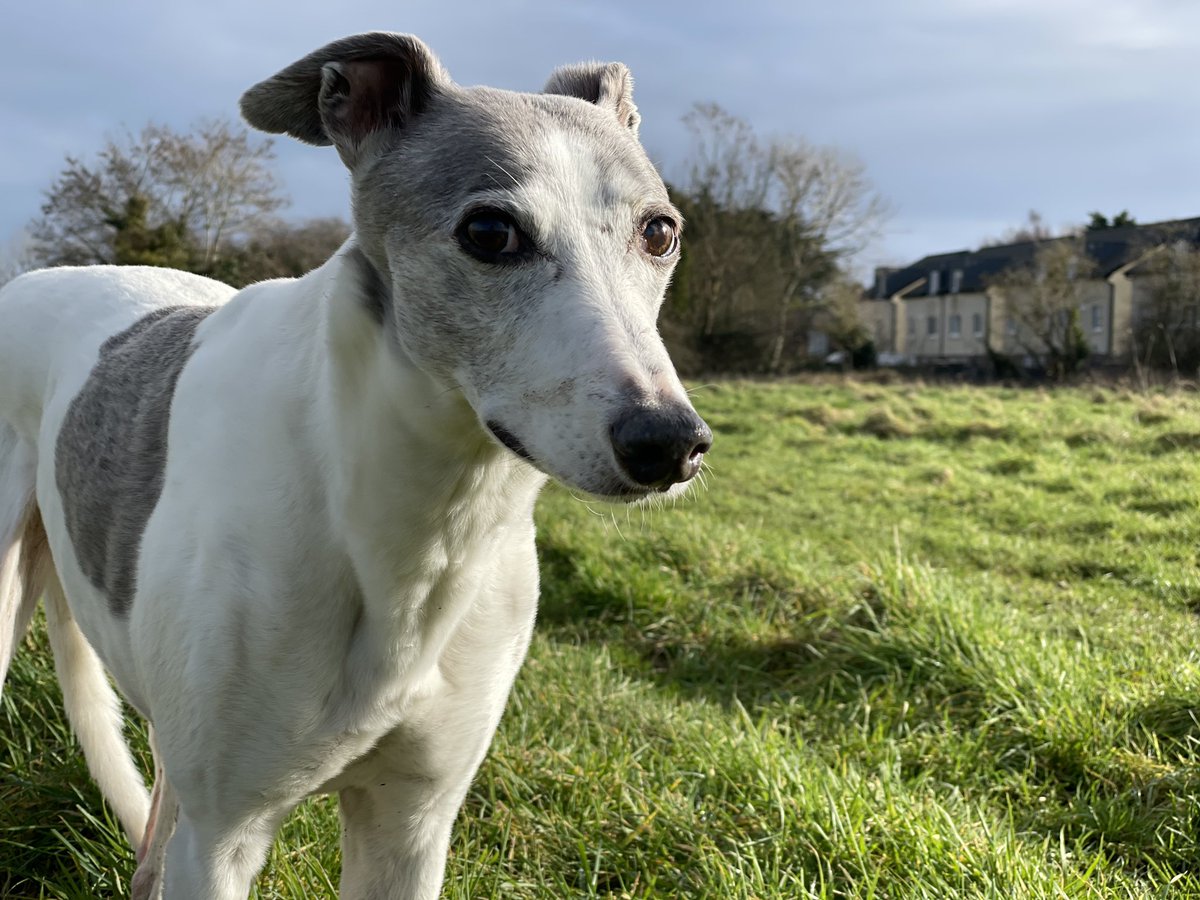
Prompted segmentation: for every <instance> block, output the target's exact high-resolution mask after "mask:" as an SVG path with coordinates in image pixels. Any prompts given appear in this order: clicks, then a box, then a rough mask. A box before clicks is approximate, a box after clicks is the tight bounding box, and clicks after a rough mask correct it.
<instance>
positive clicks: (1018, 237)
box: [980, 209, 1056, 247]
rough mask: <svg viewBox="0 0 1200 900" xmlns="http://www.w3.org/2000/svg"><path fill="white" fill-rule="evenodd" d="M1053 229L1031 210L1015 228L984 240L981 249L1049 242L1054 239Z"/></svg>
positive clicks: (1039, 214)
mask: <svg viewBox="0 0 1200 900" xmlns="http://www.w3.org/2000/svg"><path fill="white" fill-rule="evenodd" d="M1055 236H1056V235H1055V232H1054V229H1053V228H1051V227H1050V226H1049V225H1047V224H1046V220H1045V219H1044V218H1043V217H1042V214H1041V213H1040V212H1038V211H1037V210H1036V209H1031V210H1030V211H1029V212H1028V213H1027V214H1026V216H1025V222H1024V223H1023V224H1021V225H1018V226H1017V227H1016V228H1009V229H1007V230H1006V231H1005V232H1003V233H1002V234H1001V235H1000V236H999V237H994V238H984V239H983V240H982V241H981V242H980V246H981V247H998V246H1001V245H1003V244H1023V243H1026V242H1030V241H1049V240H1053V239H1054V237H1055Z"/></svg>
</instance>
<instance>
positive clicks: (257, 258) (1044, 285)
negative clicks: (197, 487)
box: [0, 104, 1200, 377]
mask: <svg viewBox="0 0 1200 900" xmlns="http://www.w3.org/2000/svg"><path fill="white" fill-rule="evenodd" d="M684 122H685V125H686V126H687V130H688V133H689V141H688V146H689V153H688V155H687V157H686V159H685V161H684V163H683V165H682V167H681V168H680V169H679V170H678V171H677V172H675V173H674V177H672V178H670V179H669V180H670V184H669V189H670V191H671V194H672V198H673V200H674V202H675V203H676V205H677V206H678V207H679V208H680V210H681V211H682V213H683V215H684V217H685V221H686V225H685V240H684V241H683V255H682V258H681V260H680V263H679V266H678V268H677V270H676V273H675V277H674V279H673V281H672V284H671V286H670V288H669V290H668V295H667V299H666V302H665V304H664V307H663V312H662V315H661V319H660V327H661V329H662V332H663V336H664V339H665V340H666V341H667V344H668V346H669V347H670V348H671V351H672V354H673V356H674V357H675V359H676V361H677V364H678V366H679V368H680V369H681V371H684V372H685V373H688V374H699V373H709V372H726V373H728V372H741V373H767V374H782V373H786V372H788V371H791V370H794V369H795V368H797V367H799V366H802V365H806V364H810V363H811V361H812V360H813V359H814V358H815V359H816V360H818V361H819V360H820V359H821V358H823V357H825V356H826V355H827V354H829V353H830V352H831V351H840V355H841V358H842V359H843V360H844V361H845V364H847V365H849V364H854V365H869V364H871V363H872V362H873V360H874V355H875V354H874V350H875V348H874V347H873V345H872V343H871V340H870V335H868V334H867V333H866V331H865V330H864V328H863V327H862V325H861V324H860V321H859V316H858V304H859V301H860V300H861V299H862V297H863V288H862V286H861V285H860V284H859V283H858V282H857V280H856V279H854V278H853V277H851V275H850V267H851V264H852V263H853V261H854V259H855V257H856V255H857V254H858V253H859V252H861V251H862V250H863V249H864V248H865V246H866V245H867V243H868V242H869V241H870V240H871V239H872V238H873V237H874V236H875V235H876V234H878V232H879V230H880V228H881V226H882V224H883V222H884V220H885V218H886V216H887V215H888V206H887V203H886V201H885V200H884V198H883V197H882V196H881V195H880V194H879V193H878V192H877V191H876V190H875V188H874V187H873V185H872V184H871V182H870V179H869V178H868V177H867V174H866V171H865V169H864V166H863V164H862V163H861V162H860V161H859V160H858V159H856V158H855V157H854V156H852V155H850V154H848V153H846V152H845V151H843V150H840V149H838V148H836V147H827V146H819V145H814V144H811V143H809V142H807V141H805V140H803V139H802V138H799V137H795V136H783V137H764V136H762V135H760V134H758V133H756V132H755V130H754V129H753V128H752V127H751V125H750V124H749V123H748V122H746V121H745V120H743V119H740V118H738V117H737V116H734V115H732V114H731V113H729V112H728V111H726V110H724V109H722V108H721V107H720V106H717V105H716V104H697V105H696V106H695V107H694V108H693V109H692V110H691V112H690V113H689V114H688V115H687V116H686V117H685V119H684ZM273 161H274V150H273V146H272V143H271V141H270V140H268V139H260V138H257V137H255V136H253V135H252V134H251V133H250V132H249V131H247V130H246V129H245V128H244V127H242V126H240V125H234V124H231V123H229V122H224V121H206V122H201V123H200V124H198V125H197V126H196V127H194V128H193V129H192V130H190V131H186V132H181V131H175V130H173V129H171V128H168V127H166V126H162V125H148V126H147V127H145V128H143V129H142V130H141V131H140V132H137V133H127V134H125V135H123V136H122V137H121V138H119V139H117V138H114V139H109V140H107V141H106V142H105V144H104V145H103V146H102V147H101V149H100V151H99V152H98V153H97V154H96V155H95V157H94V158H93V159H90V160H83V159H81V158H78V157H74V156H68V157H67V158H66V161H65V166H64V168H63V170H62V171H61V172H60V174H59V175H58V177H57V178H56V179H55V181H54V182H53V183H52V184H51V185H50V187H49V188H48V189H47V191H46V200H45V202H44V204H43V206H42V209H41V215H40V216H39V217H38V218H37V219H36V220H35V221H34V222H33V223H31V225H30V228H29V232H30V236H31V241H32V243H31V245H30V247H29V249H28V251H27V257H28V258H27V259H26V260H24V261H23V267H30V266H55V265H92V264H105V263H112V264H119V265H125V264H136V265H155V266H170V267H173V268H180V269H185V270H188V271H192V272H197V273H199V274H202V275H207V276H210V277H213V278H217V279H219V280H222V281H225V282H227V283H229V284H232V285H234V286H239V287H240V286H243V285H246V284H250V283H252V282H255V281H260V280H263V279H266V278H273V277H281V276H292V277H294V276H299V275H303V274H304V273H305V272H307V271H309V270H311V269H313V268H315V267H316V266H318V265H320V264H321V263H323V262H324V261H325V260H326V259H328V257H329V256H330V255H331V254H332V253H333V252H334V251H335V250H336V249H337V247H338V246H339V245H340V244H341V243H342V242H343V241H345V239H346V238H347V236H348V235H349V233H350V226H349V225H348V224H347V223H346V222H344V221H342V220H341V219H338V218H321V219H312V220H309V221H304V222H289V221H287V220H285V219H283V218H282V217H281V215H280V211H281V210H282V209H283V208H284V207H285V206H286V205H287V200H286V198H285V197H284V195H283V193H282V191H281V189H280V186H279V184H278V182H277V180H276V179H275V177H274V175H273V174H272V163H273ZM1135 224H1136V222H1135V220H1134V219H1133V217H1132V216H1131V215H1130V214H1129V213H1128V212H1127V211H1122V212H1120V213H1118V214H1117V215H1116V216H1113V217H1112V218H1111V219H1110V218H1109V217H1106V216H1104V215H1103V214H1101V213H1098V212H1096V213H1092V214H1091V216H1090V219H1089V221H1088V222H1087V224H1086V225H1085V226H1081V227H1080V228H1074V229H1068V230H1067V231H1066V232H1063V233H1059V234H1055V233H1054V232H1053V231H1052V230H1051V229H1050V228H1048V227H1047V226H1046V223H1045V221H1044V220H1043V219H1042V217H1041V216H1039V215H1038V214H1037V213H1036V212H1031V213H1030V214H1029V219H1028V221H1027V222H1026V223H1025V224H1024V225H1022V226H1019V227H1018V228H1016V229H1013V230H1010V231H1009V232H1007V233H1006V234H1004V235H1002V236H1001V237H1000V238H999V239H993V240H992V241H990V242H988V241H985V242H984V245H985V246H986V245H987V244H988V243H992V244H995V243H1012V242H1016V241H1026V240H1027V241H1033V242H1035V243H1036V244H1037V249H1036V253H1035V257H1034V260H1033V262H1032V263H1031V264H1030V265H1028V266H1026V267H1023V268H1017V269H1013V270H1010V271H1007V272H1004V273H1002V274H1001V275H999V276H997V277H996V278H995V279H994V280H993V283H992V286H994V287H996V288H999V289H1002V290H1004V291H1005V293H1006V296H1009V297H1011V298H1015V299H1014V300H1012V301H1011V302H1010V304H1009V310H1010V315H1011V316H1012V318H1013V319H1014V320H1015V321H1016V322H1017V323H1018V324H1019V325H1020V328H1019V330H1018V333H1019V335H1021V340H1022V341H1023V342H1025V349H1026V350H1027V351H1028V353H1029V354H1031V355H1033V356H1035V357H1036V358H1038V359H1039V360H1040V361H1041V362H1042V364H1043V368H1044V369H1045V370H1046V371H1047V372H1049V373H1050V374H1051V375H1054V376H1064V377H1065V376H1068V375H1070V374H1072V373H1074V372H1075V371H1077V370H1078V369H1079V368H1080V367H1081V366H1083V365H1084V364H1085V361H1086V358H1087V355H1088V347H1087V341H1086V339H1085V337H1084V334H1083V330H1082V327H1081V324H1080V322H1079V308H1080V304H1081V302H1082V297H1081V287H1082V283H1083V280H1084V279H1086V278H1087V277H1089V276H1090V275H1091V274H1093V272H1092V270H1093V263H1092V261H1091V260H1090V259H1089V257H1088V255H1087V253H1086V252H1085V239H1086V234H1087V233H1088V231H1089V230H1097V229H1102V228H1112V227H1116V228H1120V227H1126V226H1131V225H1135ZM1158 249H1159V250H1161V252H1150V253H1149V255H1148V257H1147V262H1146V272H1147V273H1148V275H1149V283H1150V285H1151V290H1150V292H1149V302H1148V303H1147V304H1146V305H1145V309H1144V310H1143V314H1142V315H1141V316H1139V317H1138V319H1137V320H1136V321H1135V323H1134V326H1135V333H1134V343H1135V354H1136V357H1137V360H1136V361H1137V362H1138V364H1139V365H1142V364H1144V365H1147V366H1165V367H1172V368H1174V369H1175V370H1176V371H1187V372H1189V373H1194V372H1195V371H1196V368H1197V366H1200V327H1198V323H1197V308H1198V303H1200V252H1198V251H1197V250H1196V246H1195V242H1194V241H1193V242H1190V243H1189V242H1187V241H1176V242H1174V243H1173V244H1172V245H1171V246H1170V247H1162V248H1158ZM7 274H8V275H11V274H13V273H7ZM3 280H5V278H4V274H0V282H2V281H3ZM813 335H820V336H822V339H821V341H819V342H815V343H812V344H810V341H811V340H812V336H813Z"/></svg>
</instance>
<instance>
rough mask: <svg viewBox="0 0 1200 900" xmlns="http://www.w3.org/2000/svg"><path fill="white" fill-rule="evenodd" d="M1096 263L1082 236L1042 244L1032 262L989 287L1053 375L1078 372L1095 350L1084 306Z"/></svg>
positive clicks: (1021, 341) (1028, 349) (1018, 333)
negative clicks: (1085, 290) (1085, 288)
mask: <svg viewBox="0 0 1200 900" xmlns="http://www.w3.org/2000/svg"><path fill="white" fill-rule="evenodd" d="M1093 268H1094V264H1093V263H1092V261H1091V259H1090V258H1089V257H1088V255H1087V253H1086V251H1085V248H1084V244H1083V241H1082V240H1081V239H1079V238H1058V239H1056V240H1053V241H1044V242H1041V243H1040V244H1039V245H1038V247H1037V248H1036V250H1035V252H1034V258H1033V262H1032V263H1031V264H1030V265H1026V266H1018V267H1016V268H1012V269H1009V270H1007V271H1005V272H1003V273H1001V274H1000V275H998V276H997V277H995V278H993V279H991V281H990V283H989V287H991V288H992V289H994V290H995V291H997V292H998V293H999V294H1000V295H1001V296H1002V297H1003V300H1004V304H1005V309H1006V311H1007V314H1008V316H1009V318H1010V319H1011V320H1012V322H1013V323H1014V324H1015V325H1016V340H1017V342H1018V343H1019V344H1020V345H1021V347H1022V348H1023V349H1024V350H1025V352H1026V353H1028V354H1030V355H1031V356H1033V357H1035V358H1036V359H1038V360H1040V361H1041V363H1042V365H1043V366H1044V368H1045V370H1046V373H1047V374H1048V375H1049V376H1050V377H1051V378H1056V379H1057V378H1065V377H1067V376H1069V375H1071V374H1073V373H1074V372H1076V371H1077V370H1078V369H1079V367H1080V365H1081V364H1082V363H1083V362H1084V360H1086V359H1087V357H1088V354H1089V352H1090V350H1089V347H1088V343H1087V338H1086V336H1085V335H1084V333H1083V326H1082V325H1081V324H1080V321H1079V307H1080V303H1081V302H1082V300H1083V296H1082V285H1083V280H1084V279H1086V278H1087V277H1088V275H1089V274H1090V273H1091V271H1092V269H1093Z"/></svg>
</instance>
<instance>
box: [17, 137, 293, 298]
mask: <svg viewBox="0 0 1200 900" xmlns="http://www.w3.org/2000/svg"><path fill="white" fill-rule="evenodd" d="M273 159H274V153H273V151H272V149H271V144H270V142H269V141H259V140H257V139H255V138H252V137H251V135H250V133H249V132H248V131H247V130H246V129H244V128H242V127H241V126H237V125H233V124H231V123H228V122H223V121H211V122H203V123H201V124H200V125H199V126H198V127H197V129H196V130H195V131H194V132H192V133H188V134H181V133H178V132H175V131H173V130H171V129H170V128H169V127H167V126H163V125H148V126H146V127H145V128H143V129H142V131H141V132H140V133H139V134H137V135H133V134H127V135H126V136H125V138H124V139H123V140H121V141H116V140H112V139H109V140H108V141H107V142H106V143H105V146H104V147H103V149H102V150H101V151H100V153H99V155H98V158H97V160H96V161H95V162H94V163H91V164H88V163H84V162H83V161H81V160H80V159H79V158H77V157H73V156H68V157H67V160H66V163H67V165H66V168H65V169H64V170H63V171H62V172H61V173H60V175H59V176H58V179H57V180H56V181H55V182H54V184H53V185H51V187H50V189H49V190H48V191H47V195H46V202H45V203H44V204H43V205H42V216H41V218H40V219H38V220H36V221H35V222H34V223H33V224H32V225H31V228H30V230H31V234H32V238H33V246H32V248H31V249H32V255H33V257H34V259H35V260H36V261H37V262H38V263H40V264H42V265H87V264H93V263H141V264H147V265H164V266H174V267H180V268H187V269H190V270H192V271H196V272H201V273H204V274H209V273H213V272H215V271H216V270H217V268H218V265H219V263H220V261H221V259H222V257H223V256H224V255H225V254H226V253H227V252H228V251H229V250H230V249H231V248H234V247H237V246H238V245H239V244H244V243H245V242H246V241H247V240H248V239H249V238H250V236H251V235H253V234H255V233H256V232H259V231H261V230H262V229H263V228H264V227H265V226H267V225H268V224H269V223H270V222H271V221H272V216H273V214H274V213H275V212H276V211H277V210H278V209H280V208H281V207H282V206H283V205H284V203H285V201H284V200H283V198H282V197H281V196H280V194H279V190H278V186H277V184H276V181H275V178H274V176H273V175H272V174H271V172H270V169H269V168H268V164H269V163H270V162H271V161H272V160H273Z"/></svg>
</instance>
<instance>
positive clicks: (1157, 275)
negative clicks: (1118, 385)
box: [1134, 240, 1200, 373]
mask: <svg viewBox="0 0 1200 900" xmlns="http://www.w3.org/2000/svg"><path fill="white" fill-rule="evenodd" d="M1144 265H1145V276H1144V277H1146V279H1147V281H1148V290H1147V291H1146V293H1145V295H1144V296H1145V303H1143V304H1141V305H1140V310H1139V314H1138V316H1137V319H1136V321H1135V322H1134V337H1135V340H1136V345H1137V347H1138V348H1140V352H1141V354H1142V355H1143V356H1144V359H1145V362H1147V363H1149V364H1151V365H1157V366H1160V367H1163V368H1167V367H1169V368H1170V369H1171V370H1172V371H1174V372H1180V371H1186V372H1190V373H1195V372H1196V370H1197V367H1200V249H1198V248H1197V247H1196V245H1195V244H1193V243H1191V242H1190V241H1184V240H1179V241H1174V242H1172V243H1169V244H1166V245H1164V246H1162V247H1160V248H1158V249H1157V250H1156V251H1155V252H1153V254H1152V255H1151V256H1150V257H1149V258H1148V259H1147V260H1146V262H1145V264H1144Z"/></svg>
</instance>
